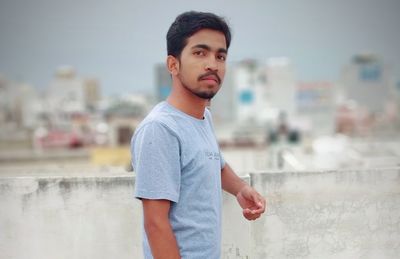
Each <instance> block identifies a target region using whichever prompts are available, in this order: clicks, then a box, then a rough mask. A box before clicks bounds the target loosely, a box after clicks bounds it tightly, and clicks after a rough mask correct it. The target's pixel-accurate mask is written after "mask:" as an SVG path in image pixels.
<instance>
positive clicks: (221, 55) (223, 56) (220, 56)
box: [217, 54, 226, 61]
mask: <svg viewBox="0 0 400 259" xmlns="http://www.w3.org/2000/svg"><path fill="white" fill-rule="evenodd" d="M217 59H218V60H220V61H225V60H226V55H223V54H219V55H217Z"/></svg>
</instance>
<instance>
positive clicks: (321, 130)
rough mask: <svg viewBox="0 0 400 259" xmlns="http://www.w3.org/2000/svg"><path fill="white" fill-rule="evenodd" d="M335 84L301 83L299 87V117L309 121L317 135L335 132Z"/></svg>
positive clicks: (297, 102)
mask: <svg viewBox="0 0 400 259" xmlns="http://www.w3.org/2000/svg"><path fill="white" fill-rule="evenodd" d="M334 88H335V87H334V84H332V83H330V82H324V81H317V82H299V83H298V85H297V101H296V105H297V108H296V109H297V116H298V117H301V118H304V119H305V120H307V123H308V124H309V127H310V129H312V131H313V133H314V134H315V135H330V134H332V133H334V131H335V117H334V115H335V105H336V104H335V99H336V92H335V90H334Z"/></svg>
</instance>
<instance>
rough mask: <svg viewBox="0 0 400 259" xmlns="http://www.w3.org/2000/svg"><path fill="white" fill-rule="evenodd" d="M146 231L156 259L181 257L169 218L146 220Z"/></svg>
mask: <svg viewBox="0 0 400 259" xmlns="http://www.w3.org/2000/svg"><path fill="white" fill-rule="evenodd" d="M145 231H146V234H147V239H148V241H149V244H150V248H151V252H152V254H153V257H154V259H160V258H162V259H164V258H165V259H179V258H181V257H180V253H179V247H178V243H177V241H176V238H175V234H174V232H173V231H172V227H171V224H170V223H169V220H160V221H157V222H154V221H151V222H146V220H145Z"/></svg>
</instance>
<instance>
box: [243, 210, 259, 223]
mask: <svg viewBox="0 0 400 259" xmlns="http://www.w3.org/2000/svg"><path fill="white" fill-rule="evenodd" d="M260 215H261V213H254V212H253V211H252V210H249V209H244V210H243V216H244V217H245V218H246V219H248V220H255V219H257V218H259V217H260Z"/></svg>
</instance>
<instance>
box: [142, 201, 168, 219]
mask: <svg viewBox="0 0 400 259" xmlns="http://www.w3.org/2000/svg"><path fill="white" fill-rule="evenodd" d="M142 205H143V217H144V219H145V221H146V219H147V220H157V219H161V218H168V215H169V209H170V207H171V201H169V200H150V199H142Z"/></svg>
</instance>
